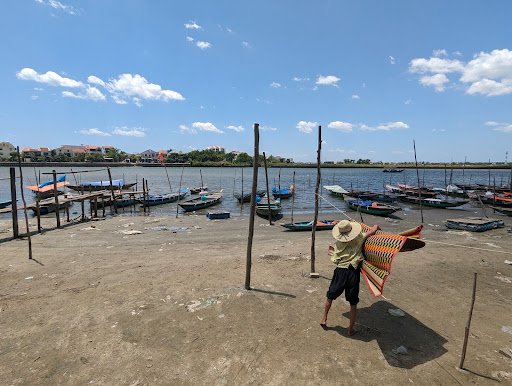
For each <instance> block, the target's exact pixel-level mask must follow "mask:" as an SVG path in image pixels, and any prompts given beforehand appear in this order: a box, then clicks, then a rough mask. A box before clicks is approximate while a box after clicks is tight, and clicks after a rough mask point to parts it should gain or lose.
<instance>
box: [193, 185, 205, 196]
mask: <svg viewBox="0 0 512 386" xmlns="http://www.w3.org/2000/svg"><path fill="white" fill-rule="evenodd" d="M206 191H208V186H206V185H205V186H197V187H195V188H190V194H199V193H200V192H206Z"/></svg>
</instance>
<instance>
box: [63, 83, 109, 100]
mask: <svg viewBox="0 0 512 386" xmlns="http://www.w3.org/2000/svg"><path fill="white" fill-rule="evenodd" d="M62 96H63V97H64V98H75V99H88V100H91V101H104V100H105V99H106V98H105V95H103V93H102V92H101V91H100V90H98V89H97V88H96V87H90V86H88V87H87V88H86V89H85V92H81V93H73V92H71V91H62Z"/></svg>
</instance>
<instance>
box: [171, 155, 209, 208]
mask: <svg viewBox="0 0 512 386" xmlns="http://www.w3.org/2000/svg"><path fill="white" fill-rule="evenodd" d="M184 170H185V165H183V166H182V167H181V176H180V186H179V188H178V201H176V218H178V211H179V209H180V206H179V205H178V204H179V203H180V192H181V182H182V181H183V171H184ZM199 173H201V169H199ZM202 182H203V174H201V185H203V183H202Z"/></svg>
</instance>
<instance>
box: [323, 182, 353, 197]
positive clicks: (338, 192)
mask: <svg viewBox="0 0 512 386" xmlns="http://www.w3.org/2000/svg"><path fill="white" fill-rule="evenodd" d="M324 189H325V190H327V191H329V192H331V193H332V194H333V195H335V196H338V197H343V195H344V194H348V191H347V190H345V189H343V188H342V187H341V186H340V185H326V186H324Z"/></svg>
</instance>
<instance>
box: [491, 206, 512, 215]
mask: <svg viewBox="0 0 512 386" xmlns="http://www.w3.org/2000/svg"><path fill="white" fill-rule="evenodd" d="M491 208H492V209H494V210H495V211H497V212H500V213H502V214H506V215H507V216H512V208H502V207H499V206H491Z"/></svg>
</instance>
